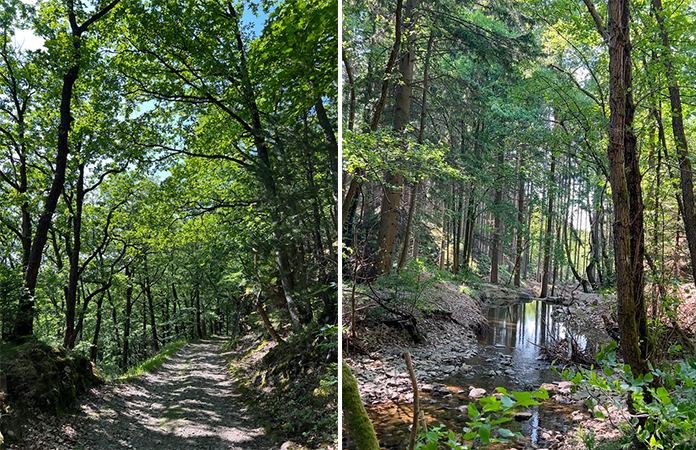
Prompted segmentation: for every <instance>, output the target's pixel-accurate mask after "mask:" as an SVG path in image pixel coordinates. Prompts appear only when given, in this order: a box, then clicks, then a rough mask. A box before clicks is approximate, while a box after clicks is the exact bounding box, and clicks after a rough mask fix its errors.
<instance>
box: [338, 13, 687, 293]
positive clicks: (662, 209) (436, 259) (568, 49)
mask: <svg viewBox="0 0 696 450" xmlns="http://www.w3.org/2000/svg"><path fill="white" fill-rule="evenodd" d="M588 8H589V9H588ZM606 8H607V5H604V4H597V5H593V4H592V3H591V2H566V1H553V2H534V1H530V2H506V1H493V2H484V3H476V4H474V3H470V2H445V1H443V2H436V3H434V4H427V5H426V4H424V3H422V2H419V1H404V2H398V3H397V4H396V5H393V4H391V3H384V2H378V1H375V2H347V3H346V5H345V10H346V22H345V26H344V30H345V31H344V32H345V36H346V42H345V43H344V50H343V63H344V65H343V68H344V69H343V70H344V72H345V75H346V76H345V78H346V81H347V84H346V88H345V89H344V97H345V98H344V108H345V114H344V122H345V123H344V128H345V129H346V130H347V131H346V142H345V147H344V158H345V167H344V169H345V170H346V172H345V173H346V176H345V179H344V192H345V197H344V199H345V202H344V212H345V214H344V216H343V217H344V219H343V220H344V223H343V225H344V241H345V244H346V245H348V246H350V247H352V248H353V249H354V251H355V254H354V255H353V256H352V259H351V260H350V264H348V265H346V272H345V273H344V275H346V276H348V277H350V272H351V270H353V269H354V268H356V267H357V272H358V273H359V277H358V278H360V277H363V278H365V277H367V278H369V277H370V276H374V275H382V274H385V273H389V272H390V271H391V270H392V269H393V268H397V267H398V268H399V269H401V268H404V267H405V266H406V265H407V264H408V262H409V261H411V260H413V259H414V258H416V257H417V258H418V259H419V260H420V261H423V262H427V264H430V265H434V266H436V267H438V268H440V269H445V270H448V271H451V272H452V273H454V274H457V273H462V272H464V273H467V272H472V273H475V274H478V275H481V276H484V277H486V278H488V279H489V280H490V281H491V282H493V283H498V282H500V283H504V284H514V285H516V286H519V284H520V280H524V279H536V280H537V282H539V283H540V289H541V291H540V294H541V296H542V297H545V296H546V295H547V294H552V293H553V292H554V287H555V286H557V285H559V284H562V283H566V282H568V283H570V284H573V285H574V286H579V287H580V288H582V289H585V290H597V289H601V288H607V287H610V286H614V285H615V281H616V273H615V269H614V264H613V247H612V242H613V234H612V233H613V230H612V223H613V221H614V219H615V217H614V213H613V209H612V198H611V194H612V190H611V187H610V182H609V170H610V168H609V160H608V158H607V145H608V138H609V135H608V130H609V124H610V123H609V121H610V98H609V93H610V89H609V82H610V79H609V73H608V71H607V67H608V64H609V59H608V56H609V54H608V51H607V39H608V34H607V28H606V23H605V21H606V18H607V9H606ZM693 13H694V11H693V5H692V4H690V3H689V2H682V3H679V4H678V5H675V4H670V5H666V6H665V7H664V8H663V6H662V5H661V4H660V3H658V2H652V4H651V2H631V16H630V24H631V37H632V50H633V53H632V60H633V69H632V73H633V87H632V91H631V93H632V95H633V98H634V101H635V103H636V109H635V119H634V125H633V130H634V133H635V135H636V139H637V145H638V156H639V163H640V166H639V168H640V176H641V178H642V187H643V197H644V211H645V213H644V216H645V227H644V230H645V251H646V261H647V263H646V268H647V270H648V273H649V274H650V275H649V276H650V278H651V280H653V281H654V282H655V283H658V284H662V285H664V284H665V283H666V282H667V281H668V280H690V279H692V278H693V273H692V267H693V264H692V257H691V252H690V251H689V248H690V247H689V245H688V243H689V242H690V241H692V240H693V239H690V238H688V236H689V235H690V231H687V230H690V229H691V226H692V225H691V219H689V217H690V216H691V215H693V214H692V211H691V203H693V202H691V197H689V195H690V194H689V192H688V189H686V190H684V188H682V184H683V183H688V182H689V181H688V178H690V176H691V172H690V169H687V168H686V167H685V166H686V165H687V164H689V161H690V160H689V158H688V152H689V149H690V146H691V145H690V144H691V143H692V141H693V137H692V133H691V132H690V130H691V129H692V128H693V120H692V118H693V102H692V101H691V99H692V97H693V93H692V92H691V91H692V89H691V87H692V86H693V77H694V68H693V67H692V66H693V64H692V59H693V58H692V55H693V52H694V47H693V34H692V33H691V32H689V26H690V25H691V24H692V21H693ZM593 19H596V20H597V21H598V22H595V20H593ZM598 27H599V29H598ZM665 42H667V43H669V44H668V45H667V44H665ZM680 87H681V92H682V94H681V101H680V103H679V105H678V106H677V104H676V103H675V102H676V100H677V99H676V98H675V99H672V97H674V95H677V96H679V92H680V89H679V88H680ZM673 91H674V92H676V94H672V92H673ZM683 179H687V180H685V181H682V180H683ZM684 186H686V184H684ZM690 202H691V203H690ZM354 237H355V238H357V241H356V242H357V245H354Z"/></svg>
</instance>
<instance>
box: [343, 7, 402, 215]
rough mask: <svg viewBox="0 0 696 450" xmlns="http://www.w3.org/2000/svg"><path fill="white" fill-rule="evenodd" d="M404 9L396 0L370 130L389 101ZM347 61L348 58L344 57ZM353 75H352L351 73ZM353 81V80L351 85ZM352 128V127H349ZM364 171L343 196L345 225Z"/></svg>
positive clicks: (377, 126) (360, 171) (373, 128)
mask: <svg viewBox="0 0 696 450" xmlns="http://www.w3.org/2000/svg"><path fill="white" fill-rule="evenodd" d="M402 10H403V0H396V10H395V12H394V43H393V44H392V48H391V52H390V53H389V59H388V60H387V66H386V67H385V69H384V75H383V76H382V89H381V91H380V95H379V99H378V100H377V103H376V104H375V108H374V111H375V113H374V115H373V116H372V121H371V122H370V131H377V128H379V123H380V120H382V112H383V111H384V105H385V104H386V102H387V94H388V93H389V80H390V78H391V73H392V70H394V65H395V64H396V60H397V57H398V56H399V50H400V48H401V33H402V23H401V22H402V20H401V16H402ZM344 61H346V62H347V59H344ZM346 70H347V71H348V72H350V73H351V74H352V71H350V67H349V65H348V64H346ZM351 77H352V75H351ZM352 86H353V82H352V81H351V87H352ZM349 129H351V130H352V128H349ZM363 175H364V171H363V169H362V168H357V169H356V170H355V174H354V175H353V178H352V179H351V180H350V185H349V186H348V192H346V195H345V197H344V198H343V211H342V213H343V215H342V220H341V226H342V227H343V226H345V224H346V221H347V220H348V218H349V216H350V214H349V212H350V211H355V209H356V208H354V207H353V202H354V201H355V199H356V198H357V193H358V191H359V190H360V186H361V184H362V177H363Z"/></svg>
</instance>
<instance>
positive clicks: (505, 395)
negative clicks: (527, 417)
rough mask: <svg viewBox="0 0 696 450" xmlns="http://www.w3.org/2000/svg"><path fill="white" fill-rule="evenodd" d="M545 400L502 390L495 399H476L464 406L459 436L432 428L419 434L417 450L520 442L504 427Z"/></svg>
mask: <svg viewBox="0 0 696 450" xmlns="http://www.w3.org/2000/svg"><path fill="white" fill-rule="evenodd" d="M535 398H537V399H542V400H547V399H548V398H549V394H548V392H546V391H545V390H540V391H536V392H516V391H512V392H508V391H507V389H505V388H503V387H499V388H498V395H491V396H489V397H483V398H481V399H479V402H478V405H477V404H476V403H475V402H472V403H469V405H468V406H467V412H468V420H467V421H466V425H465V426H464V428H463V430H462V433H461V434H458V433H454V432H453V431H444V430H443V425H440V426H437V427H433V428H431V429H430V430H428V431H424V430H419V434H418V442H417V444H416V448H417V449H421V450H438V449H453V450H468V449H472V448H478V447H479V446H481V445H484V446H485V445H488V444H492V443H511V442H513V441H514V440H515V439H524V437H523V436H522V434H521V433H520V432H518V431H512V430H510V429H509V428H507V427H506V426H505V424H506V423H509V422H512V421H513V420H514V414H515V413H516V412H518V411H520V409H526V408H529V407H531V406H537V405H539V402H538V401H536V400H534V399H535Z"/></svg>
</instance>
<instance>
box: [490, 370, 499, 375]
mask: <svg viewBox="0 0 696 450" xmlns="http://www.w3.org/2000/svg"><path fill="white" fill-rule="evenodd" d="M488 376H489V377H495V376H498V372H496V371H495V370H489V371H488Z"/></svg>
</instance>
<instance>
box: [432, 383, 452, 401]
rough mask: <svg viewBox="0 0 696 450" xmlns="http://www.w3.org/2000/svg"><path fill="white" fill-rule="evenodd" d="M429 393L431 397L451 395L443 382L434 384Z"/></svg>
mask: <svg viewBox="0 0 696 450" xmlns="http://www.w3.org/2000/svg"><path fill="white" fill-rule="evenodd" d="M431 395H432V396H433V397H446V396H447V395H450V396H451V395H452V393H451V392H450V390H449V389H448V388H447V386H445V385H444V384H434V385H433V387H432V390H431ZM449 398H452V397H449Z"/></svg>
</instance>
